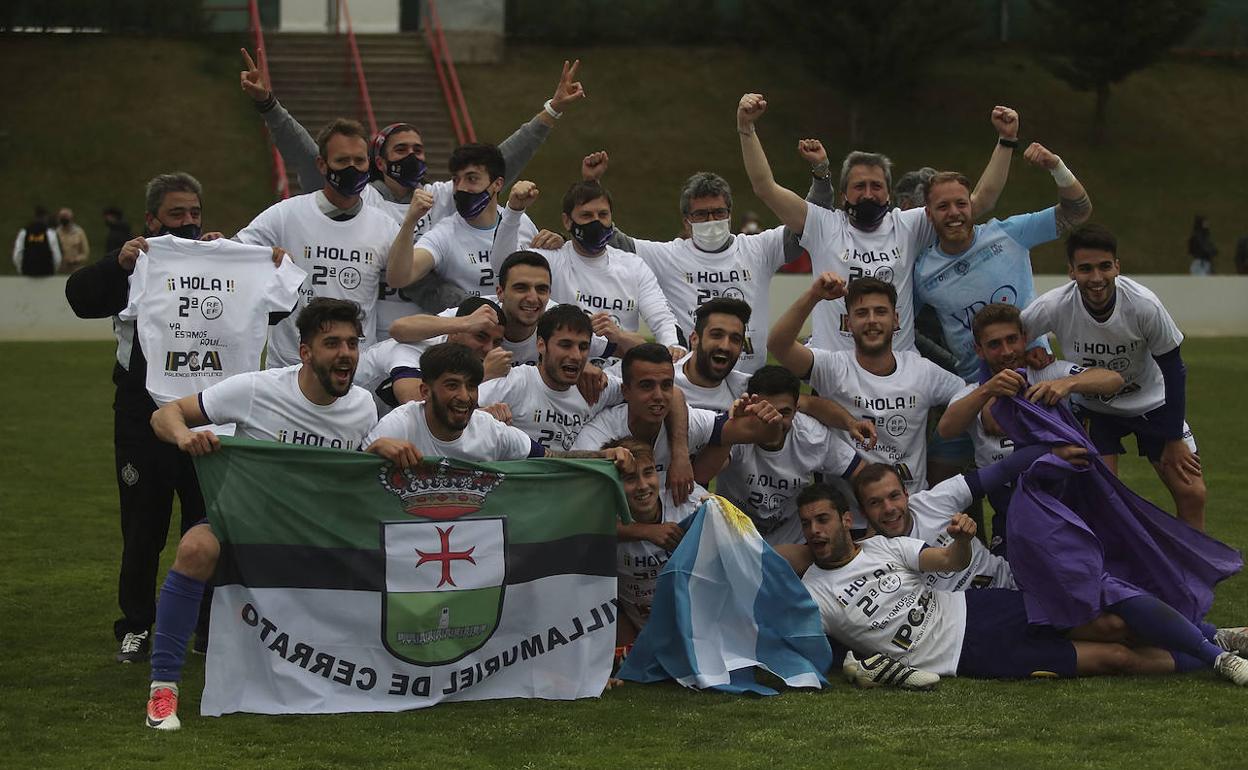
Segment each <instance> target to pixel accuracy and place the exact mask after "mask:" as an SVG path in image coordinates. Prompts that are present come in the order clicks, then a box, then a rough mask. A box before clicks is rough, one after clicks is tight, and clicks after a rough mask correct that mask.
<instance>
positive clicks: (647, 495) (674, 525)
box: [607, 438, 708, 647]
mask: <svg viewBox="0 0 1248 770" xmlns="http://www.w3.org/2000/svg"><path fill="white" fill-rule="evenodd" d="M607 447H608V448H610V447H622V448H624V449H627V450H628V452H629V454H631V455H632V457H633V462H632V464H631V465H628V466H625V467H623V468H621V469H620V484H621V485H622V486H623V487H624V497H625V499H626V500H628V512H629V514H631V515H632V517H633V521H632V523H631V524H617V525H616V534H617V536H618V537H619V539H620V543H619V545H617V546H616V547H615V553H616V559H617V562H616V563H617V572H616V574H617V576H618V586H619V588H618V595H619V602H620V622H619V624H618V625H617V626H616V634H615V644H616V646H617V647H625V646H627V645H630V644H632V643H633V641H634V640H636V638H637V634H639V633H641V629H642V628H644V627H645V625H646V621H647V620H649V619H650V607H651V605H652V604H654V589H655V585H656V584H657V583H658V578H659V573H660V572H662V571H663V565H664V564H667V560H668V559H669V558H670V557H671V555H672V551H674V550H676V546H678V545H680V541H681V538H682V537H683V536H684V530H682V529H681V528H680V522H681V521H683V520H684V519H686V518H688V517H689V516H691V515H693V513H694V512H695V511H696V510H697V509H698V506H699V505H701V504H702V500H703V499H704V498H705V497H706V496H707V495H708V493H707V491H706V490H705V489H702V488H701V487H695V488H694V494H693V497H692V498H690V499H689V500H686V501H685V502H683V503H680V504H677V503H675V502H673V501H672V497H671V494H670V493H668V492H667V491H665V490H662V491H661V490H660V488H659V472H658V471H657V470H655V467H654V450H653V449H651V448H650V445H649V444H647V443H646V442H644V441H638V440H637V439H634V438H623V439H619V440H618V441H612V442H611V443H609V444H607Z"/></svg>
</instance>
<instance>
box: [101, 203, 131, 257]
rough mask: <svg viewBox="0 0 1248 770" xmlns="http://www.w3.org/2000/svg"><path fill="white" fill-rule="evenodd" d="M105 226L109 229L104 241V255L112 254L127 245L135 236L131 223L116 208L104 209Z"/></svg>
mask: <svg viewBox="0 0 1248 770" xmlns="http://www.w3.org/2000/svg"><path fill="white" fill-rule="evenodd" d="M104 226H105V227H107V228H108V236H107V237H106V238H105V239H104V253H105V254H112V253H113V252H114V251H117V250H118V249H120V248H121V247H122V246H124V245H125V244H126V241H128V240H130V239H131V238H132V237H133V236H134V232H133V231H132V230H131V229H130V223H129V222H127V221H126V217H125V215H124V214H122V213H121V209H119V208H117V207H116V206H109V207H108V208H106V209H104Z"/></svg>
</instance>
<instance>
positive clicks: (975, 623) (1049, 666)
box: [958, 588, 1076, 679]
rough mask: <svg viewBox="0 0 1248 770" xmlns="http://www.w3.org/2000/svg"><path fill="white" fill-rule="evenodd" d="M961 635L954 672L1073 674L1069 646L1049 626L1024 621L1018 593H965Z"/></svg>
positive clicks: (981, 674)
mask: <svg viewBox="0 0 1248 770" xmlns="http://www.w3.org/2000/svg"><path fill="white" fill-rule="evenodd" d="M964 594H965V596H966V635H965V636H964V637H963V638H962V654H961V656H960V657H959V658H958V676H966V677H973V678H976V679H1026V678H1028V677H1052V676H1062V677H1073V676H1075V672H1076V669H1075V661H1076V656H1075V645H1074V643H1073V642H1071V641H1070V640H1069V639H1067V638H1066V637H1064V636H1062V635H1061V634H1059V633H1058V632H1057V630H1056V629H1054V628H1051V627H1049V626H1033V625H1031V624H1029V623H1028V622H1027V607H1026V606H1025V605H1024V603H1023V594H1022V592H1021V591H1010V590H1008V589H1005V588H981V589H979V590H976V591H965V592H964Z"/></svg>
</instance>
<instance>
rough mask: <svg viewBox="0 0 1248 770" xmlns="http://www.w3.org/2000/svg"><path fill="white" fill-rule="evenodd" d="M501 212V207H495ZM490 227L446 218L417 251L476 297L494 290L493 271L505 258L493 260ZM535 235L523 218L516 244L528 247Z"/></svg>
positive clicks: (455, 216) (423, 238)
mask: <svg viewBox="0 0 1248 770" xmlns="http://www.w3.org/2000/svg"><path fill="white" fill-rule="evenodd" d="M498 210H499V212H500V213H501V212H502V207H501V206H500V207H498ZM498 222H499V220H495V224H494V226H493V227H488V228H486V229H481V228H479V227H473V226H472V225H470V224H468V220H466V219H464V218H463V217H462V216H460V215H459V213H458V212H455V213H453V214H450V215H448V216H446V217H445V218H443V219H442V221H440V222H438V223H437V224H435V225H434V226H433V227H432V228H431V229H430V230H429V232H427V233H425V234H424V235H423V236H421V239H420V244H419V246H418V248H422V249H425V250H427V251H428V252H429V253H430V254H432V255H433V270H434V272H436V273H437V274H438V275H440V276H442V277H443V278H445V279H446V280H447V281H450V282H451V283H453V284H454V285H456V286H458V287H459V288H460V289H462V290H464V291H465V292H467V293H468V294H470V295H472V296H474V297H479V296H481V295H483V294H490V293H492V292H494V291H496V290H497V288H498V273H497V270H498V269H499V268H500V267H502V266H503V260H504V259H506V258H507V256H508V254H498V255H497V257H498V258H497V259H494V257H495V254H494V231H495V229H496V228H497V226H498ZM536 235H537V226H536V225H534V224H533V220H531V219H529V217H528V215H525V216H524V217H523V219H522V221H521V223H520V234H519V238H520V243H522V244H529V243H532V242H533V238H534V236H536Z"/></svg>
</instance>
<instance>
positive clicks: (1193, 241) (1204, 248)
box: [1187, 214, 1218, 275]
mask: <svg viewBox="0 0 1248 770" xmlns="http://www.w3.org/2000/svg"><path fill="white" fill-rule="evenodd" d="M1187 253H1188V256H1190V257H1191V258H1192V275H1212V274H1213V258H1214V256H1216V255H1217V253H1218V247H1217V246H1214V245H1213V235H1212V234H1211V233H1210V232H1209V225H1208V224H1206V222H1205V218H1204V217H1202V216H1201V215H1200V214H1197V215H1196V219H1195V221H1193V222H1192V234H1191V235H1189V236H1188V237H1187Z"/></svg>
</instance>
